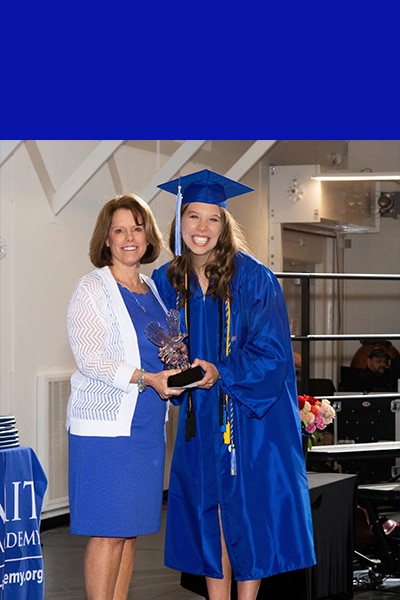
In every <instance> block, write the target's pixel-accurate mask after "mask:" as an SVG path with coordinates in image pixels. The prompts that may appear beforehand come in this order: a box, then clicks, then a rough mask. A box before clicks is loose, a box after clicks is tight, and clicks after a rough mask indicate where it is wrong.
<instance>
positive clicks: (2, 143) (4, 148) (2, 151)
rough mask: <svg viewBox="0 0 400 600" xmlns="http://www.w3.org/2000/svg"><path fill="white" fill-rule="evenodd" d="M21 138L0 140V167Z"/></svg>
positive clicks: (20, 141)
mask: <svg viewBox="0 0 400 600" xmlns="http://www.w3.org/2000/svg"><path fill="white" fill-rule="evenodd" d="M22 142H23V140H0V167H1V166H2V164H3V163H5V162H6V160H7V159H8V158H9V157H10V156H11V155H12V154H14V152H15V150H16V149H17V148H18V146H19V145H20V144H22Z"/></svg>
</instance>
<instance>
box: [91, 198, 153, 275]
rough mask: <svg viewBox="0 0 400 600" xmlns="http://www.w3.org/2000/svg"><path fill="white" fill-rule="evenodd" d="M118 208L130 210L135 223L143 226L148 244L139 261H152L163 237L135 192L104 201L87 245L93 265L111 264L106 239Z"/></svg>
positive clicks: (149, 211)
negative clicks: (88, 245)
mask: <svg viewBox="0 0 400 600" xmlns="http://www.w3.org/2000/svg"><path fill="white" fill-rule="evenodd" d="M120 208H124V209H126V210H130V211H131V213H132V215H133V218H134V219H135V221H136V224H137V225H143V227H144V230H145V233H146V240H147V243H148V246H147V250H146V252H145V254H144V255H143V257H142V258H141V260H140V262H141V263H142V264H146V263H152V262H154V261H155V260H156V259H157V258H158V257H159V256H160V254H161V250H162V249H163V238H162V234H161V231H160V230H159V228H158V225H157V223H156V220H155V218H154V215H153V213H152V211H151V209H150V207H149V205H148V204H147V203H146V202H145V201H144V200H142V199H141V198H139V196H136V195H135V194H124V195H123V196H116V197H115V198H112V200H109V201H108V202H106V204H105V205H104V206H103V208H102V209H101V211H100V212H99V214H98V216H97V220H96V224H95V226H94V230H93V234H92V238H91V240H90V247H89V248H90V249H89V257H90V260H91V262H92V263H93V264H94V266H95V267H105V266H110V265H112V256H111V251H110V248H109V247H108V246H107V245H106V240H107V238H108V235H109V232H110V227H111V222H112V218H113V216H114V213H115V211H116V210H118V209H120Z"/></svg>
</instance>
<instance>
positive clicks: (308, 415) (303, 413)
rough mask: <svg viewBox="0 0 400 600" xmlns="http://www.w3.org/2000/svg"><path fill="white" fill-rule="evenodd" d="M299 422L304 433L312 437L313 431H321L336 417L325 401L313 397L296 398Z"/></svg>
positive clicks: (329, 404)
mask: <svg viewBox="0 0 400 600" xmlns="http://www.w3.org/2000/svg"><path fill="white" fill-rule="evenodd" d="M298 403H299V411H300V421H301V425H302V429H303V430H304V431H305V433H308V434H310V435H312V434H313V433H315V431H317V429H318V430H320V431H323V430H324V429H325V428H326V426H327V425H329V424H330V423H332V421H333V419H334V418H335V416H336V412H335V409H334V408H333V406H332V405H331V403H330V402H329V400H327V399H326V398H324V399H323V400H317V399H316V398H314V396H307V395H306V394H304V395H303V396H298Z"/></svg>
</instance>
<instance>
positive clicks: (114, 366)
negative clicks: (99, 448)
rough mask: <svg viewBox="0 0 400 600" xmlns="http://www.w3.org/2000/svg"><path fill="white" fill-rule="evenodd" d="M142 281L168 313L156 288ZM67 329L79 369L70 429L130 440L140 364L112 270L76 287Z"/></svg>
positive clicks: (70, 405) (70, 404) (73, 383)
mask: <svg viewBox="0 0 400 600" xmlns="http://www.w3.org/2000/svg"><path fill="white" fill-rule="evenodd" d="M141 278H142V280H143V281H145V282H146V283H147V285H148V286H149V287H150V288H151V289H152V291H153V292H154V294H155V296H156V298H157V299H158V301H159V302H160V304H161V306H162V307H163V309H164V310H166V308H165V306H164V304H163V302H162V300H161V298H160V296H159V294H158V291H157V289H156V287H155V285H154V282H153V281H152V280H151V279H150V278H149V277H147V276H145V275H141ZM67 329H68V337H69V342H70V345H71V349H72V353H73V355H74V358H75V361H76V364H77V367H78V368H77V371H75V373H74V374H73V375H72V377H71V396H70V398H69V402H68V408H67V421H66V427H67V429H69V431H70V432H71V433H73V434H76V435H87V436H107V437H114V436H121V435H125V436H128V435H129V434H130V430H131V423H132V418H133V414H134V412H135V407H136V401H137V395H138V389H137V385H136V384H132V383H129V381H130V378H131V377H132V373H133V371H134V370H135V369H140V367H141V361H140V353H139V347H138V342H137V335H136V331H135V328H134V326H133V324H132V320H131V318H130V316H129V313H128V311H127V309H126V306H125V303H124V301H123V299H122V296H121V293H120V291H119V289H118V284H117V282H116V281H115V279H114V277H113V276H112V274H111V271H110V269H109V268H108V267H103V268H102V269H95V270H94V271H91V272H90V273H88V274H87V275H84V276H83V277H82V278H81V279H80V280H79V281H78V283H77V285H76V287H75V290H74V293H73V295H72V298H71V301H70V303H69V306H68V312H67Z"/></svg>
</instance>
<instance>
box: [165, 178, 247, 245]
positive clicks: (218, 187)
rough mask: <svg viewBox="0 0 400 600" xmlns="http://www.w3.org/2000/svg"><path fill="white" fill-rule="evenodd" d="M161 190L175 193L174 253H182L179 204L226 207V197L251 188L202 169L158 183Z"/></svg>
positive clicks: (231, 196)
mask: <svg viewBox="0 0 400 600" xmlns="http://www.w3.org/2000/svg"><path fill="white" fill-rule="evenodd" d="M157 187H159V188H160V189H162V190H165V191H167V192H170V193H171V194H176V214H175V255H176V256H180V255H181V254H182V241H181V206H182V205H184V204H188V203H189V202H202V203H203V204H216V205H217V206H222V207H223V208H226V207H227V205H228V202H227V201H228V198H233V197H234V196H240V195H241V194H247V192H252V191H253V188H251V187H249V186H247V185H243V183H239V182H238V181H234V180H233V179H229V178H228V177H224V176H223V175H220V174H219V173H216V172H215V171H209V170H208V169H203V170H202V171H197V172H196V173H190V175H184V176H182V177H178V179H174V180H173V181H167V182H166V183H161V184H160V185H158V186H157Z"/></svg>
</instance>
